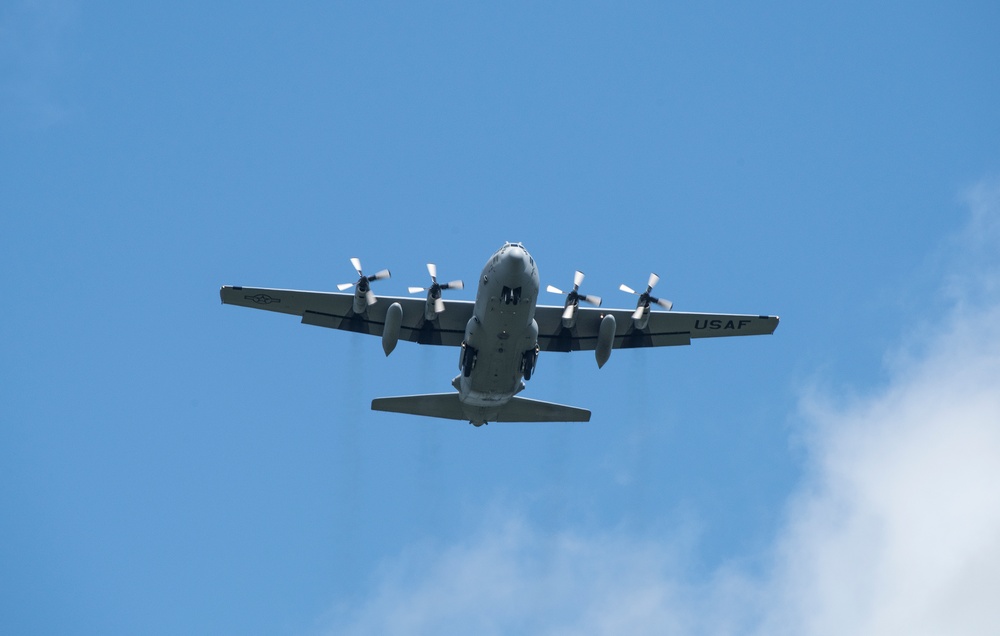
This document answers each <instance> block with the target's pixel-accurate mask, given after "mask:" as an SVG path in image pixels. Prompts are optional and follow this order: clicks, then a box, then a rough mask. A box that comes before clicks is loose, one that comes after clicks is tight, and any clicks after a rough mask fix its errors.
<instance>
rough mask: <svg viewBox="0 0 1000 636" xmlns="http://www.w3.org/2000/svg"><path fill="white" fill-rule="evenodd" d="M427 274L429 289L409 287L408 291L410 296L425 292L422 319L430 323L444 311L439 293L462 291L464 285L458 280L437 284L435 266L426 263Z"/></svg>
mask: <svg viewBox="0 0 1000 636" xmlns="http://www.w3.org/2000/svg"><path fill="white" fill-rule="evenodd" d="M427 273H428V274H430V275H431V286H430V287H409V288H408V290H409V292H410V293H411V294H417V293H419V292H422V291H426V292H427V306H426V307H425V308H424V318H426V319H427V320H428V321H430V320H434V319H435V318H437V315H438V314H440V313H441V312H443V311H444V300H443V299H442V298H441V292H442V291H444V290H446V289H463V288H464V287H465V283H463V282H462V281H460V280H453V281H451V282H450V283H445V284H443V285H442V284H441V283H439V282H437V265H435V264H434V263H427Z"/></svg>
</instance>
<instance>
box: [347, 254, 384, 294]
mask: <svg viewBox="0 0 1000 636" xmlns="http://www.w3.org/2000/svg"><path fill="white" fill-rule="evenodd" d="M351 265H353V266H354V269H355V270H357V272H358V276H359V278H358V282H356V283H341V284H340V285H337V289H339V290H340V291H344V290H345V289H348V288H351V287H357V289H358V291H359V292H361V293H362V294H364V295H365V299H366V301H367V302H368V304H369V305H374V304H375V294H373V293H372V289H371V285H369V283H371V282H373V281H376V280H382V279H384V278H389V276H390V274H389V270H387V269H383V270H382V271H380V272H376V273H374V274H372V275H371V276H365V275H364V273H363V272H362V271H361V259H359V258H352V259H351Z"/></svg>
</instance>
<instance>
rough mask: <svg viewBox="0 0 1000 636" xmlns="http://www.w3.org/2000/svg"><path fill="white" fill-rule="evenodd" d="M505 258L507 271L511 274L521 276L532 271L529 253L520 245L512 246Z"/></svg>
mask: <svg viewBox="0 0 1000 636" xmlns="http://www.w3.org/2000/svg"><path fill="white" fill-rule="evenodd" d="M504 256H505V257H506V258H504V261H505V263H506V269H507V270H508V271H509V272H511V273H516V274H521V273H523V272H529V271H531V266H530V262H529V259H528V252H527V251H525V249H524V248H523V247H520V246H518V245H515V246H512V247H510V248H509V249H508V250H507V253H506V254H505V255H504Z"/></svg>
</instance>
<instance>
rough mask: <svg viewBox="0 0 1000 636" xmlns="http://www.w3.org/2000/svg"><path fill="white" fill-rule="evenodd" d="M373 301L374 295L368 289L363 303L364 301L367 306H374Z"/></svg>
mask: <svg viewBox="0 0 1000 636" xmlns="http://www.w3.org/2000/svg"><path fill="white" fill-rule="evenodd" d="M375 300H376V299H375V294H374V293H373V292H372V290H370V289H369V290H368V293H367V294H365V301H366V302H367V303H368V304H369V305H374V304H375Z"/></svg>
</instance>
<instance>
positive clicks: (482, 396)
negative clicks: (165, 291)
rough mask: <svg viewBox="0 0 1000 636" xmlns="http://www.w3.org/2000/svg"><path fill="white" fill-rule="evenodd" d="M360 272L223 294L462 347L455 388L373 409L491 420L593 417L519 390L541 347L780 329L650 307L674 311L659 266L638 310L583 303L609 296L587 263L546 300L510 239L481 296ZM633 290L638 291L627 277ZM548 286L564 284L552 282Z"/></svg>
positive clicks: (608, 345)
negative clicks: (375, 285) (298, 286)
mask: <svg viewBox="0 0 1000 636" xmlns="http://www.w3.org/2000/svg"><path fill="white" fill-rule="evenodd" d="M352 263H353V264H354V267H355V269H356V270H357V271H358V275H359V279H358V281H357V283H352V284H345V285H341V286H340V289H341V290H344V289H347V288H349V287H354V293H336V292H315V291H296V290H289V289H264V288H256V287H235V286H228V285H227V286H223V287H222V289H221V290H220V291H219V293H220V295H221V297H222V302H223V303H226V304H230V305H241V306H243V307H252V308H256V309H266V310H268V311H276V312H280V313H285V314H292V315H295V316H301V317H302V322H303V323H304V324H307V325H316V326H320V327H329V328H332V329H342V330H345V331H353V332H356V333H364V334H370V335H373V336H380V337H381V338H382V348H383V349H384V350H385V354H386V355H389V354H390V353H391V352H392V351H393V349H394V348H395V347H396V343H397V342H398V341H399V340H400V339H402V340H409V341H411V342H417V343H420V344H433V345H444V346H453V347H458V348H459V349H460V354H459V365H458V366H459V374H458V375H457V376H456V377H455V378H454V380H452V386H453V387H454V388H455V389H456V392H450V393H435V394H429V395H408V396H399V397H385V398H376V399H374V400H372V409H373V410H376V411H390V412H395V413H408V414H413V415H425V416H429V417H441V418H447V419H454V420H468V421H469V422H470V423H472V424H474V425H476V426H481V425H483V424H485V423H487V422H586V421H589V420H590V411H588V410H586V409H582V408H577V407H573V406H566V405H562V404H554V403H551V402H542V401H539V400H531V399H527V398H523V397H519V396H518V395H517V394H518V393H520V392H521V391H522V390H523V389H524V388H525V384H524V382H525V380H530V379H531V377H532V375H533V373H534V370H535V364H536V362H537V359H538V354H539V353H540V352H542V351H546V352H548V351H584V350H587V351H594V352H595V356H596V358H597V364H598V366H603V365H604V363H605V362H607V360H608V358H609V357H610V356H611V351H612V350H613V349H630V348H636V347H661V346H675V345H687V344H691V339H692V338H712V337H721V336H752V335H763V334H771V333H773V332H774V330H775V329H776V328H777V326H778V317H777V316H756V315H743V314H702V313H685V312H675V311H651V307H652V306H653V305H660V306H661V307H664V308H666V309H668V310H669V308H670V307H671V305H670V302H669V301H665V300H661V299H658V298H655V297H653V296H652V295H651V292H652V290H653V287H654V286H655V285H656V282H657V281H658V280H659V278H658V277H657V276H656V275H655V274H653V275H651V276H650V278H649V284H648V285H647V288H646V290H645V292H642V293H640V294H639V300H638V302H637V304H636V308H635V309H601V308H599V307H582V306H580V302H581V301H583V302H588V303H591V304H595V305H600V303H601V299H600V298H597V297H595V296H585V295H583V294H580V293H579V291H578V289H579V285H580V282H581V281H582V279H583V275H582V274H580V273H579V272H578V273H577V277H576V279H575V281H574V286H573V290H572V291H570V292H569V293H568V294H567V295H566V302H565V304H564V305H563V306H561V307H556V306H546V305H537V304H536V301H537V300H538V292H539V278H538V268H537V267H536V265H535V260H534V259H533V258H532V257H531V255H530V254H528V252H527V250H525V249H524V247H523V246H522V245H521V244H520V243H506V244H505V245H504V246H503V247H501V248H500V249H499V250H497V251H496V253H494V254H493V255H492V256H491V257H490V259H489V260H488V261H487V262H486V266H485V267H483V271H482V274H481V275H480V276H479V282H478V287H477V290H476V300H475V301H467V300H445V299H443V298H442V297H441V292H442V291H443V290H446V289H453V288H461V287H462V283H461V282H460V281H455V282H452V283H447V284H443V285H442V284H439V283H438V282H437V276H436V269H435V268H434V266H433V265H428V271H429V272H430V274H431V282H432V284H431V287H430V288H428V289H426V290H424V289H422V288H410V291H411V292H415V291H427V296H426V298H406V297H393V296H379V297H376V296H375V295H374V294H373V293H372V291H371V286H370V284H371V282H373V281H376V280H380V279H383V278H388V277H389V272H388V270H382V271H381V272H378V273H377V274H374V275H372V276H365V275H364V274H363V273H362V272H361V264H360V262H359V261H358V260H357V259H352ZM622 289H623V290H625V291H628V292H632V293H636V292H633V290H631V289H629V288H628V287H626V286H624V285H622ZM549 291H555V292H559V293H562V292H560V291H559V290H556V289H555V288H553V287H551V286H550V287H549Z"/></svg>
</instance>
